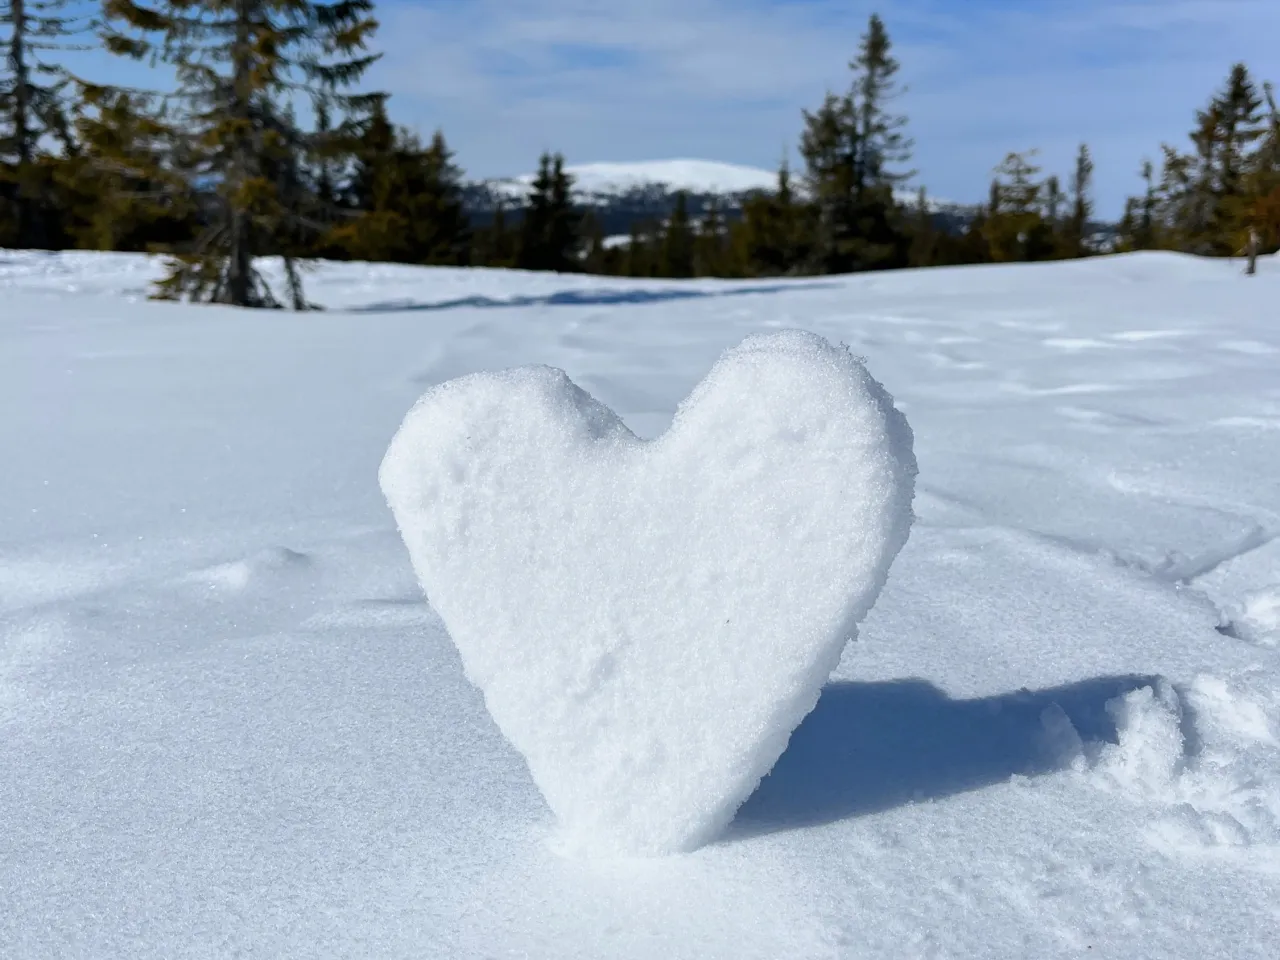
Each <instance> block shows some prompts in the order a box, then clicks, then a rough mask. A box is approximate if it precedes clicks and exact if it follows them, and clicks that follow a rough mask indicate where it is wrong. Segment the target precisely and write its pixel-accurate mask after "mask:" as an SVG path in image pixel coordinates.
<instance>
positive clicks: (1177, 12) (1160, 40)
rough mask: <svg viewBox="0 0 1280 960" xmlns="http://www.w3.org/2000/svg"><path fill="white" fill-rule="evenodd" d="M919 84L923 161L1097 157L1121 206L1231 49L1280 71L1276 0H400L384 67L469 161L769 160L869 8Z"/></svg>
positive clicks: (959, 166) (926, 179) (483, 170)
mask: <svg viewBox="0 0 1280 960" xmlns="http://www.w3.org/2000/svg"><path fill="white" fill-rule="evenodd" d="M873 11H878V12H879V13H880V15H881V16H882V17H883V18H884V20H885V22H886V24H887V26H888V28H889V32H890V36H891V37H892V38H893V40H894V42H895V45H896V47H897V53H898V57H899V59H900V60H901V62H902V67H903V69H902V74H901V76H902V79H903V81H904V82H905V84H906V85H907V87H908V91H907V93H906V94H905V95H904V97H903V98H902V100H901V101H900V104H901V108H902V110H903V112H905V113H906V114H907V115H908V116H909V117H910V120H911V132H912V134H913V136H914V138H915V140H916V160H915V163H914V166H915V167H916V168H917V169H918V170H919V177H918V181H919V182H920V183H923V184H924V185H926V186H927V187H928V188H929V190H930V192H932V193H935V194H937V195H938V196H942V197H948V198H952V199H956V200H976V199H980V198H982V197H983V196H984V195H985V192H986V185H987V183H988V182H989V179H990V173H991V169H992V167H994V166H995V165H996V164H997V163H998V162H999V161H1000V160H1001V159H1002V157H1003V156H1004V154H1005V153H1007V152H1008V151H1010V150H1025V149H1028V148H1039V150H1040V160H1041V161H1042V162H1043V164H1044V165H1045V167H1046V169H1048V170H1056V171H1060V172H1061V173H1063V174H1064V175H1065V173H1066V172H1067V170H1068V169H1069V165H1070V162H1071V158H1072V156H1073V154H1074V152H1075V149H1076V145H1077V144H1078V143H1079V142H1081V141H1082V140H1083V141H1086V142H1088V143H1089V144H1090V146H1091V147H1092V149H1093V151H1094V155H1095V159H1096V163H1097V181H1098V182H1097V194H1098V201H1099V208H1100V209H1099V212H1100V213H1103V214H1109V215H1110V214H1117V213H1118V212H1119V210H1120V208H1121V205H1122V203H1123V198H1124V196H1125V195H1126V193H1128V192H1131V191H1134V190H1136V189H1137V178H1136V171H1137V169H1138V167H1139V165H1140V163H1141V161H1142V159H1143V157H1144V156H1151V157H1153V158H1155V157H1157V156H1158V147H1159V143H1160V141H1161V140H1176V141H1178V142H1179V143H1180V144H1181V143H1182V142H1183V141H1184V139H1185V135H1186V132H1187V131H1188V130H1189V129H1190V126H1191V123H1192V113H1193V111H1194V110H1195V108H1197V107H1198V106H1200V105H1201V104H1202V103H1203V101H1204V100H1205V99H1207V98H1208V96H1209V95H1210V94H1211V93H1212V92H1213V90H1214V89H1215V88H1216V87H1217V86H1218V85H1219V84H1220V83H1221V82H1222V80H1223V78H1225V76H1226V74H1227V71H1228V69H1229V68H1230V65H1231V63H1232V62H1233V61H1235V60H1244V61H1245V62H1246V63H1248V64H1249V65H1250V66H1251V68H1252V69H1253V70H1254V71H1255V73H1257V74H1259V75H1260V76H1261V77H1264V78H1265V77H1271V78H1274V79H1276V80H1277V81H1280V53H1277V52H1276V51H1277V48H1276V46H1275V38H1276V37H1277V36H1280V2H1277V0H880V2H878V3H864V2H861V0H838V2H837V0H394V2H384V3H383V4H382V5H381V6H380V8H379V16H380V18H381V20H382V23H383V28H382V30H381V32H380V34H379V45H380V47H381V48H382V49H383V50H384V51H385V52H386V56H385V58H384V60H383V62H382V63H381V64H380V65H379V67H378V69H377V72H376V74H375V75H374V76H373V77H372V79H373V81H374V82H377V83H379V84H380V85H382V86H383V87H385V88H386V89H389V90H391V91H392V92H393V93H394V95H395V99H394V101H393V103H394V106H393V112H394V113H395V114H396V117H397V119H399V120H400V121H401V122H404V123H407V124H409V125H411V126H415V127H417V128H419V129H421V130H422V131H424V132H426V131H429V130H430V129H432V128H434V127H437V126H439V127H441V128H442V129H443V130H444V132H445V135H446V137H447V138H448V140H449V141H450V143H451V144H452V145H453V146H454V148H455V149H456V150H457V153H458V160H459V162H461V163H462V164H463V166H464V167H465V168H466V169H467V171H468V172H469V173H470V174H473V175H477V176H491V175H500V174H509V173H516V172H521V171H523V170H525V169H528V168H529V167H531V166H532V165H533V162H534V159H535V158H536V156H537V154H538V153H539V151H541V150H542V149H544V148H548V149H558V150H561V151H562V152H564V154H565V155H566V157H567V158H568V160H569V161H570V162H571V163H573V162H591V161H602V160H648V159H663V158H668V157H698V158H705V159H711V160H725V161H730V162H736V163H745V164H750V165H754V166H764V167H774V166H776V165H777V163H778V161H779V159H780V158H781V156H782V154H783V151H784V150H788V149H789V150H791V151H792V154H793V156H794V144H795V143H796V140H797V136H798V133H799V129H800V110H801V108H802V107H805V106H812V105H814V104H816V103H818V102H819V101H820V100H821V97H822V94H823V92H824V90H826V89H827V88H837V89H838V88H841V87H843V86H844V85H845V84H846V83H847V78H848V73H847V69H846V64H847V62H848V60H849V58H850V56H851V55H852V53H853V51H854V49H855V47H856V44H857V40H858V37H859V35H860V34H861V32H862V30H863V28H864V27H865V24H866V19H867V17H868V16H869V14H870V13H872V12H873Z"/></svg>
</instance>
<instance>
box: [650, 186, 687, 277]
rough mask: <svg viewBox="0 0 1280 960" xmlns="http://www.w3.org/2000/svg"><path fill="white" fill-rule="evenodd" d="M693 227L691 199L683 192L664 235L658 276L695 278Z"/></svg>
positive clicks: (677, 195)
mask: <svg viewBox="0 0 1280 960" xmlns="http://www.w3.org/2000/svg"><path fill="white" fill-rule="evenodd" d="M693 248H694V235H693V226H692V224H691V223H690V220H689V198H688V197H687V196H686V195H685V192H684V191H683V190H682V191H680V192H679V193H677V194H676V200H675V208H674V209H673V210H672V211H671V216H670V217H669V218H668V220H667V224H666V229H665V230H663V233H662V252H661V254H660V257H659V266H658V274H659V276H663V277H675V278H681V279H683V278H686V277H692V276H693V267H694V263H693V256H694V253H693Z"/></svg>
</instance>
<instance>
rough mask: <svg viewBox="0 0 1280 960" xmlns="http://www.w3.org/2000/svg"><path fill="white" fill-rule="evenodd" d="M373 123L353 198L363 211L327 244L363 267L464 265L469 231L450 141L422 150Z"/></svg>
mask: <svg viewBox="0 0 1280 960" xmlns="http://www.w3.org/2000/svg"><path fill="white" fill-rule="evenodd" d="M388 127H389V125H387V124H386V123H385V122H384V121H383V120H382V119H380V118H379V117H376V116H375V120H374V122H373V123H372V124H371V125H370V128H369V130H368V132H367V139H366V140H365V141H364V142H363V143H362V144H361V147H360V152H359V157H360V161H359V164H358V167H357V170H356V174H355V177H354V179H353V186H352V194H353V196H354V197H355V198H356V200H357V202H358V203H359V204H360V206H361V208H362V209H361V210H360V212H359V213H358V214H357V215H356V216H355V217H354V218H352V219H350V220H348V221H347V222H345V223H343V224H341V225H340V226H338V227H337V228H335V229H334V230H332V231H331V232H330V234H329V235H328V237H327V240H328V242H329V243H331V244H333V245H335V246H337V247H339V248H341V249H343V250H345V251H346V252H347V254H348V255H350V256H351V257H354V258H355V259H358V260H371V261H381V262H395V263H416V264H432V265H439V266H463V265H466V264H467V263H468V262H469V260H470V251H471V238H470V227H469V224H468V221H467V217H466V213H465V211H464V209H463V203H462V171H461V170H459V169H458V167H457V166H456V165H455V164H454V162H453V153H452V151H451V150H450V149H449V147H448V144H447V143H446V142H445V139H444V135H443V134H442V133H441V132H439V131H436V133H435V134H434V135H433V137H432V139H431V144H430V145H429V146H427V147H426V148H424V147H423V146H422V145H421V143H419V141H418V139H417V138H416V137H415V136H413V135H412V134H410V133H409V132H407V131H404V130H400V131H392V132H391V134H390V140H389V142H388V139H387V135H388V134H387V131H388Z"/></svg>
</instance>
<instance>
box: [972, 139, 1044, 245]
mask: <svg viewBox="0 0 1280 960" xmlns="http://www.w3.org/2000/svg"><path fill="white" fill-rule="evenodd" d="M1034 154H1035V151H1034V150H1032V151H1028V152H1027V153H1010V154H1009V155H1008V156H1006V157H1005V159H1004V161H1003V162H1002V163H1001V164H1000V166H999V167H997V168H996V180H995V181H994V182H993V183H992V185H991V200H990V204H989V210H988V212H987V217H986V222H985V223H984V224H983V235H984V236H985V237H986V240H987V245H988V247H989V249H990V253H991V258H992V260H994V261H995V262H996V263H1006V262H1010V261H1020V260H1028V259H1030V256H1029V253H1031V252H1033V251H1030V250H1029V248H1028V240H1029V239H1030V238H1031V237H1033V236H1034V235H1035V233H1036V231H1037V230H1038V229H1039V228H1040V227H1041V225H1042V224H1043V222H1044V220H1043V216H1042V214H1041V212H1040V210H1041V203H1040V197H1041V190H1042V186H1041V184H1039V183H1037V182H1036V179H1035V178H1036V176H1037V174H1039V173H1040V168H1039V167H1038V166H1036V165H1035V164H1033V163H1032V162H1031V160H1030V159H1029V158H1030V157H1031V156H1033V155H1034Z"/></svg>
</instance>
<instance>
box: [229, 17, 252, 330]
mask: <svg viewBox="0 0 1280 960" xmlns="http://www.w3.org/2000/svg"><path fill="white" fill-rule="evenodd" d="M249 7H250V4H249V2H248V0H240V2H238V3H237V4H236V39H235V48H234V50H233V52H232V71H233V73H232V80H231V87H232V92H231V115H232V117H233V118H234V119H235V120H236V121H239V124H244V125H245V126H240V125H237V126H236V127H235V134H234V136H235V142H234V145H233V147H232V159H231V167H232V169H231V170H230V171H229V172H230V176H229V177H228V179H229V181H230V183H229V184H228V187H229V195H228V204H229V206H230V209H229V211H228V215H229V217H230V219H231V222H230V224H228V226H229V228H230V229H229V231H228V246H229V249H228V250H227V265H226V271H227V273H226V302H227V303H230V304H231V305H233V306H237V307H252V306H256V304H255V303H254V302H253V249H252V242H253V237H252V224H251V223H250V219H249V212H248V211H247V210H245V209H244V207H243V206H242V203H243V201H244V199H245V198H244V195H243V193H242V192H241V191H242V190H243V188H244V186H245V181H246V180H247V179H248V177H249V163H250V156H251V154H252V149H251V145H250V144H249V142H248V133H247V124H248V123H249V120H250V119H251V118H250V110H249V107H250V100H251V97H252V90H251V77H250V73H251V70H252V64H251V62H250V47H249V41H250V36H249Z"/></svg>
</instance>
